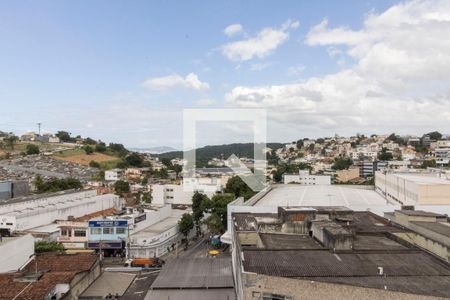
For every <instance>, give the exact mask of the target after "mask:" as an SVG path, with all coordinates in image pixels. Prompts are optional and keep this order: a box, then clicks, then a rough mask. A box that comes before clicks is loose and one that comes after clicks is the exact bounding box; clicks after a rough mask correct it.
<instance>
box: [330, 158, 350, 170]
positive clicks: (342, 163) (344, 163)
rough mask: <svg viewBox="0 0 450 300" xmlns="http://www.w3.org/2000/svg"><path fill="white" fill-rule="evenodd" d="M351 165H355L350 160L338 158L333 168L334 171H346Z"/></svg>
mask: <svg viewBox="0 0 450 300" xmlns="http://www.w3.org/2000/svg"><path fill="white" fill-rule="evenodd" d="M351 165H353V161H352V160H351V159H350V158H336V159H335V160H334V164H333V165H332V166H331V168H332V169H333V170H346V169H348V168H349V167H350V166H351Z"/></svg>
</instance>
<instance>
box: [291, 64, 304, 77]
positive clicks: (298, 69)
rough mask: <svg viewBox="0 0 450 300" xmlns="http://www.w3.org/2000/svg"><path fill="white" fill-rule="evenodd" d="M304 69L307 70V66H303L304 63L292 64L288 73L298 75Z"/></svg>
mask: <svg viewBox="0 0 450 300" xmlns="http://www.w3.org/2000/svg"><path fill="white" fill-rule="evenodd" d="M304 70H305V66H303V65H299V66H291V67H289V68H288V74H289V75H293V76H296V75H299V74H300V73H301V72H303V71H304Z"/></svg>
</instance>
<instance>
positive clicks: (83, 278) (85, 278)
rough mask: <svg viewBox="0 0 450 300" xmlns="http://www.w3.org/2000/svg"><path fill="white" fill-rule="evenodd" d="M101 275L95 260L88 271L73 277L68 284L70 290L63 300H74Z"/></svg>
mask: <svg viewBox="0 0 450 300" xmlns="http://www.w3.org/2000/svg"><path fill="white" fill-rule="evenodd" d="M100 274H101V268H100V262H99V260H97V262H96V263H95V265H94V266H93V267H92V268H91V270H90V271H86V272H81V273H78V274H76V275H75V277H74V278H73V279H72V281H71V282H70V290H69V293H67V294H66V295H65V296H64V298H63V299H64V300H76V299H78V297H79V296H80V295H81V293H83V292H84V291H85V290H86V289H87V288H88V287H89V286H90V285H91V284H92V283H93V282H94V281H95V280H96V279H97V278H98V277H99V276H100Z"/></svg>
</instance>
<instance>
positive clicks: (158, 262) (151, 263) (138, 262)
mask: <svg viewBox="0 0 450 300" xmlns="http://www.w3.org/2000/svg"><path fill="white" fill-rule="evenodd" d="M163 264H164V261H163V260H162V259H159V258H132V259H128V260H127V261H126V262H125V266H126V267H140V268H160V267H162V265H163Z"/></svg>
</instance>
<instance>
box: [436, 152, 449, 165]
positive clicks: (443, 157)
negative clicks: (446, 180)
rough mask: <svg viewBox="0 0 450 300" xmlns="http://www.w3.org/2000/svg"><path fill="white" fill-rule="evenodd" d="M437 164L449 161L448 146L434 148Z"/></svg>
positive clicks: (444, 163) (446, 163)
mask: <svg viewBox="0 0 450 300" xmlns="http://www.w3.org/2000/svg"><path fill="white" fill-rule="evenodd" d="M433 154H434V157H435V159H436V164H437V165H448V164H449V162H450V148H436V149H434V151H433Z"/></svg>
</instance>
